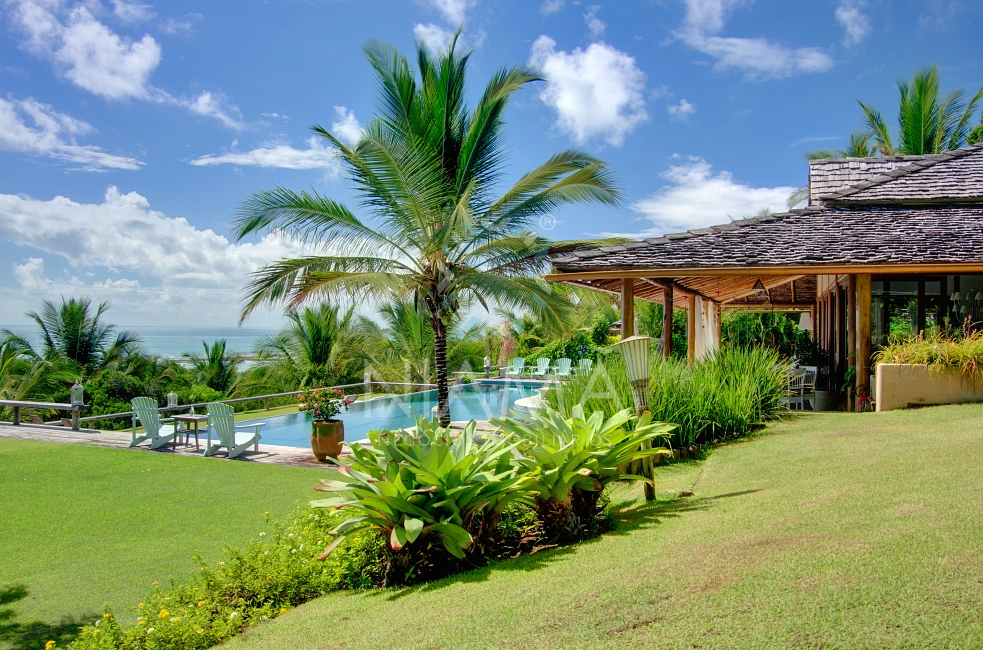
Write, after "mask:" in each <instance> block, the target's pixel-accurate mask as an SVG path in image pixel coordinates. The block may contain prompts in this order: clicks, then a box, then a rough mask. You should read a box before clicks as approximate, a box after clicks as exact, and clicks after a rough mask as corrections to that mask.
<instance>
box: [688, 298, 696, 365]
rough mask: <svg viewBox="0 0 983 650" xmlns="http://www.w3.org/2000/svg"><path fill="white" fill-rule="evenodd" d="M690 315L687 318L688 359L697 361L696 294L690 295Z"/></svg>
mask: <svg viewBox="0 0 983 650" xmlns="http://www.w3.org/2000/svg"><path fill="white" fill-rule="evenodd" d="M687 302H688V303H689V315H688V316H687V318H686V360H687V361H689V362H690V363H696V296H692V295H691V296H690V297H689V299H688V300H687Z"/></svg>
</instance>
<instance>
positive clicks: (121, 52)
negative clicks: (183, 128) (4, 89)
mask: <svg viewBox="0 0 983 650" xmlns="http://www.w3.org/2000/svg"><path fill="white" fill-rule="evenodd" d="M12 4H13V7H14V10H13V16H14V20H15V22H16V23H17V24H18V25H19V26H20V28H21V29H22V30H23V32H24V34H25V36H26V40H25V41H24V43H23V45H24V47H25V48H26V49H27V50H28V51H30V52H31V53H32V54H35V55H36V56H39V57H43V58H47V59H49V60H51V61H52V62H53V63H54V64H55V67H56V68H57V70H58V71H59V73H61V74H62V75H63V76H64V77H65V78H66V79H68V80H69V81H71V82H72V83H74V84H75V85H76V86H78V87H79V88H82V89H84V90H87V91H89V92H90V93H92V94H94V95H98V96H100V97H104V98H105V99H109V100H127V99H140V100H145V101H151V102H155V103H166V104H173V105H176V106H183V107H184V108H186V109H188V110H190V111H191V112H193V113H196V114H198V115H204V116H207V117H213V118H215V119H217V120H219V121H220V122H222V123H223V124H225V125H226V126H228V127H230V128H242V122H241V119H239V116H238V109H237V108H236V107H234V106H230V105H228V102H227V101H226V100H225V99H224V97H222V96H220V95H218V94H213V93H209V92H202V93H201V94H199V95H198V96H197V97H194V98H191V99H188V98H183V97H174V96H172V95H171V94H169V93H168V92H166V91H164V90H161V89H159V88H155V87H154V86H153V85H152V84H151V83H150V77H151V75H152V74H153V72H154V71H155V70H156V69H157V66H158V65H159V64H160V61H161V48H160V45H159V44H158V43H157V41H155V40H154V38H153V37H152V36H150V35H149V34H144V36H143V38H142V39H140V40H138V41H134V40H132V39H130V38H126V37H122V36H120V35H119V34H117V33H115V32H114V31H112V30H111V29H109V27H107V26H106V25H104V24H103V23H101V22H99V20H97V19H96V18H95V16H94V15H93V14H92V12H91V11H90V10H89V8H88V7H87V6H85V5H82V4H79V5H75V6H72V7H68V6H63V4H62V3H61V2H60V1H59V0H13V2H12ZM121 7H123V8H122V9H121ZM141 7H145V5H139V4H133V3H116V11H117V14H118V15H119V14H120V11H122V15H126V16H129V17H130V18H133V17H135V16H136V15H137V13H139V11H144V10H142V9H140V8H141Z"/></svg>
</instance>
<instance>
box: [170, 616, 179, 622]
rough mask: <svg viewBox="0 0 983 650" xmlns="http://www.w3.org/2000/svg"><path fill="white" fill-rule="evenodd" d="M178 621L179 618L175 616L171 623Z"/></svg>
mask: <svg viewBox="0 0 983 650" xmlns="http://www.w3.org/2000/svg"><path fill="white" fill-rule="evenodd" d="M180 620H181V617H180V616H175V617H174V618H172V619H171V623H177V622H178V621H180Z"/></svg>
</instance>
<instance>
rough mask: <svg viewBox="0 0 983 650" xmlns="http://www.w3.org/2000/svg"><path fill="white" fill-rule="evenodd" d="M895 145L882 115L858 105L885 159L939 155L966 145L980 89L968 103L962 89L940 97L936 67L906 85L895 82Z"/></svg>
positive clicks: (981, 93)
mask: <svg viewBox="0 0 983 650" xmlns="http://www.w3.org/2000/svg"><path fill="white" fill-rule="evenodd" d="M898 92H899V95H900V100H899V104H898V133H897V144H896V145H895V143H894V140H893V139H892V137H891V131H890V129H889V128H888V125H887V121H886V120H885V118H884V116H883V114H881V112H880V111H879V110H878V109H877V108H875V107H874V106H872V105H870V104H865V103H864V102H860V108H861V109H862V110H863V114H864V124H865V126H866V127H867V128H868V130H869V132H870V134H871V136H872V137H873V139H874V142H875V144H876V145H877V150H878V151H880V153H882V154H883V155H885V156H895V155H908V156H914V155H922V154H932V153H942V152H944V151H951V150H953V149H958V148H960V147H963V146H965V145H966V144H967V137H968V136H969V134H970V131H971V129H972V128H973V117H974V115H975V113H976V110H977V108H978V107H979V105H980V101H981V100H983V88H980V89H979V90H978V91H977V92H976V94H975V95H973V97H972V98H970V99H969V101H966V93H965V91H964V90H962V89H958V90H954V91H952V92H951V93H949V94H948V95H946V96H944V97H943V96H942V91H941V90H940V83H939V67H938V66H937V65H931V66H929V67H927V68H922V69H921V70H918V71H916V72H915V74H914V76H913V77H912V79H911V80H910V81H908V80H906V79H902V80H899V81H898Z"/></svg>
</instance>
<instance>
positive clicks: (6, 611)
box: [0, 438, 327, 648]
mask: <svg viewBox="0 0 983 650" xmlns="http://www.w3.org/2000/svg"><path fill="white" fill-rule="evenodd" d="M326 474H327V472H326V471H321V470H317V469H306V468H294V467H281V466H276V465H265V464H260V463H249V462H241V461H227V460H221V459H213V458H208V459H203V458H188V457H175V456H170V455H167V454H157V453H150V452H147V451H137V450H120V449H102V448H97V447H85V446H80V445H65V444H55V443H44V442H33V441H22V440H10V439H5V438H0V513H2V515H0V558H2V559H0V648H4V647H13V648H35V647H37V648H40V647H42V646H43V645H44V642H45V641H46V640H48V639H57V638H59V637H60V636H61V635H63V634H68V633H71V632H74V631H75V630H77V627H78V625H79V624H83V623H85V622H91V621H92V620H94V619H95V618H97V617H98V616H99V614H100V613H101V611H102V607H103V605H104V604H109V605H110V606H112V607H113V608H114V609H116V610H117V611H118V612H119V613H120V614H121V615H122V616H123V617H124V618H129V617H130V608H132V607H133V606H134V605H135V604H136V603H137V602H138V601H139V600H140V599H141V598H142V597H143V596H144V595H145V594H146V593H147V592H148V591H149V590H150V586H151V582H152V581H155V580H156V581H160V582H161V583H163V584H166V581H167V580H168V579H169V578H170V577H171V576H173V577H174V578H175V579H177V580H182V579H184V578H185V577H186V576H188V575H189V573H190V570H191V568H192V566H193V564H192V556H193V555H194V554H195V553H201V554H202V555H203V556H205V557H206V558H209V559H215V558H217V557H218V555H219V553H220V552H221V549H222V547H223V545H226V544H231V545H241V544H243V543H244V542H245V541H246V540H247V539H248V538H250V537H254V536H256V535H257V534H258V533H259V532H260V531H261V530H263V529H264V521H265V516H264V514H263V513H264V512H265V511H269V512H270V514H271V516H273V517H279V516H283V515H284V514H286V513H287V512H289V511H290V510H291V509H292V508H293V507H294V506H295V504H296V503H297V502H300V501H304V500H306V499H307V498H308V497H309V496H310V495H311V494H313V492H312V488H313V486H314V485H316V484H317V479H318V478H321V477H323V476H325V475H326ZM61 645H63V644H61Z"/></svg>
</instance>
